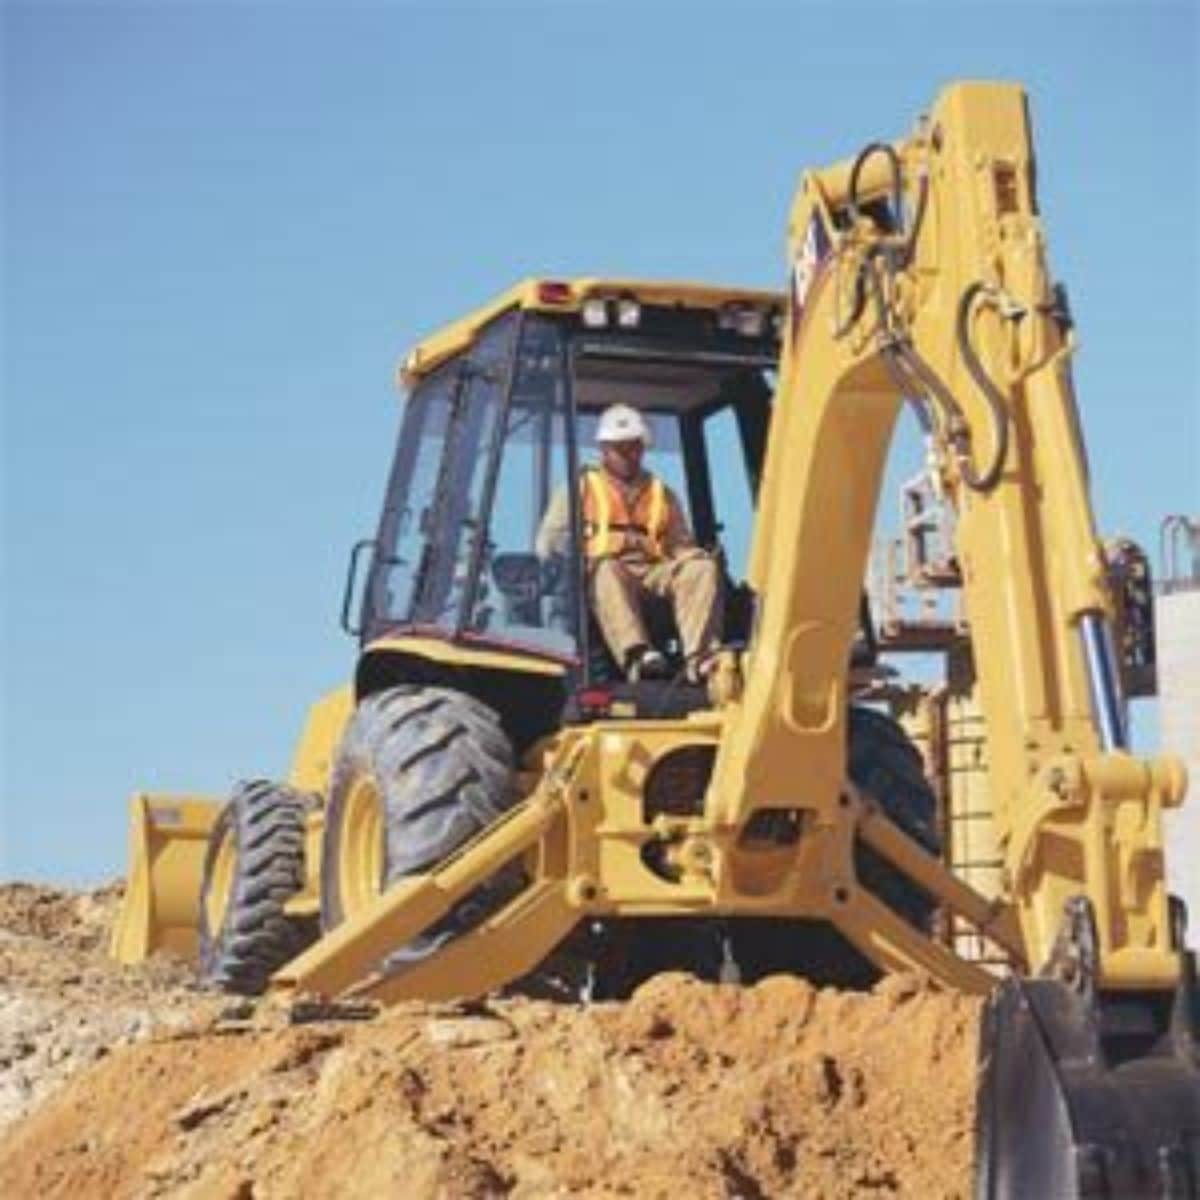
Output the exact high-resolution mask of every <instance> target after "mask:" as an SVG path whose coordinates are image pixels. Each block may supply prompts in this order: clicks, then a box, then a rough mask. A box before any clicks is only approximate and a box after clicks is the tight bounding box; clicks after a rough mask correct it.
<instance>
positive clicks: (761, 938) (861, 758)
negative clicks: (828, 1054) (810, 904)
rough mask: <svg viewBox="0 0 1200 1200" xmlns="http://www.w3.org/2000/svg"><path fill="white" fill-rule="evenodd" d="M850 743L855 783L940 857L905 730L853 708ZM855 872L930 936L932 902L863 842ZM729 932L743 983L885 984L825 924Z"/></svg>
mask: <svg viewBox="0 0 1200 1200" xmlns="http://www.w3.org/2000/svg"><path fill="white" fill-rule="evenodd" d="M846 742H847V763H846V773H847V774H848V775H849V776H850V778H851V780H853V782H854V783H855V784H856V785H857V786H858V787H860V788H861V789H862V790H863V791H864V792H867V793H868V794H869V795H870V796H871V798H872V799H873V800H875V802H876V803H877V804H878V805H879V806H880V808H881V809H882V810H883V812H884V813H885V814H886V815H887V817H888V819H889V820H891V821H892V822H893V823H894V824H895V825H897V826H898V827H899V828H900V829H901V830H903V831H904V833H906V834H907V835H908V836H909V837H910V838H912V839H913V840H914V841H916V842H918V843H919V844H920V845H921V846H923V847H924V848H925V849H926V850H928V851H929V853H930V854H934V855H936V854H938V853H939V852H940V839H939V838H938V835H937V832H936V814H937V803H936V800H935V799H934V795H933V791H932V789H931V788H930V786H929V782H928V781H927V780H926V778H925V771H924V767H923V764H922V761H921V755H920V752H919V751H918V750H917V748H916V747H915V746H914V745H913V744H912V742H911V741H909V739H908V736H907V734H905V732H904V730H903V729H902V728H901V727H900V726H899V725H898V724H897V723H896V722H895V721H894V720H892V718H891V717H889V716H887V715H886V714H884V713H881V712H877V711H875V710H874V709H870V708H851V709H850V710H849V713H848V717H847V736H846ZM854 867H855V872H856V874H857V876H858V882H859V885H860V886H861V887H863V888H865V889H866V890H867V891H869V892H871V894H872V895H874V896H875V897H876V898H877V899H878V900H880V901H882V902H883V903H884V904H886V905H887V906H888V908H890V909H891V910H892V911H893V912H895V913H897V914H898V915H899V916H901V917H902V918H903V919H904V920H906V921H907V922H908V923H909V924H910V925H914V926H916V927H917V928H918V929H920V930H921V931H922V932H927V931H928V929H929V922H930V917H931V916H932V914H933V910H934V907H935V905H934V901H933V899H932V898H931V897H929V896H928V895H926V893H925V892H923V891H922V890H921V889H920V888H918V887H917V886H916V885H915V884H914V883H913V882H912V881H911V880H909V879H908V877H907V876H905V875H904V874H902V873H901V872H900V871H899V870H897V869H896V867H894V866H893V865H892V864H891V863H890V862H889V861H888V860H887V859H885V858H883V857H882V856H881V855H880V854H878V853H876V851H874V850H873V849H871V847H870V846H868V845H866V844H865V843H864V842H863V841H862V839H861V838H860V839H856V841H855V844H854ZM729 928H730V934H731V939H732V946H733V953H734V956H735V958H736V960H737V964H738V967H739V968H740V969H741V973H742V979H743V981H744V982H745V983H754V982H756V981H757V980H759V979H763V978H765V977H766V976H768V975H776V974H791V975H802V976H804V977H805V978H807V979H809V980H811V981H812V982H813V983H815V984H817V985H818V986H821V987H826V986H832V987H843V988H855V989H858V988H868V987H871V986H872V985H873V984H874V983H875V982H876V981H877V980H878V979H879V975H880V971H879V968H878V967H877V966H875V964H874V963H873V962H871V960H870V959H868V958H867V957H866V956H865V955H864V954H863V953H862V952H861V951H860V950H859V949H858V948H857V947H856V946H854V945H853V944H852V943H851V942H850V941H849V940H848V939H847V938H846V937H845V936H844V935H843V934H842V933H841V932H839V931H838V930H837V929H836V928H835V927H834V926H832V925H830V924H828V923H827V922H825V921H813V920H804V921H791V920H785V919H777V918H739V919H737V920H735V921H731V922H730V925H729ZM693 969H694V968H693ZM701 973H703V972H701Z"/></svg>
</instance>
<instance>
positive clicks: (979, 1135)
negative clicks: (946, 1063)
mask: <svg viewBox="0 0 1200 1200" xmlns="http://www.w3.org/2000/svg"><path fill="white" fill-rule="evenodd" d="M1187 966H1188V969H1187V970H1185V980H1184V982H1183V984H1181V986H1180V988H1179V990H1178V991H1177V992H1176V993H1175V994H1174V995H1173V996H1172V995H1171V994H1170V993H1165V994H1163V993H1160V994H1157V995H1155V994H1137V993H1129V994H1122V993H1119V992H1110V993H1101V994H1099V995H1094V996H1089V995H1087V994H1086V993H1083V992H1080V991H1079V990H1077V989H1074V988H1070V987H1068V986H1066V985H1065V984H1063V983H1060V982H1057V981H1053V980H1049V979H1019V978H1015V977H1014V978H1011V979H1008V980H1006V981H1005V982H1004V983H1003V984H1001V985H1000V986H999V987H998V988H997V989H996V991H995V992H994V993H993V994H992V998H991V1000H990V1001H989V1003H988V1007H987V1010H986V1012H985V1015H984V1021H983V1026H982V1029H981V1032H980V1045H979V1066H980V1075H979V1103H978V1107H977V1112H976V1159H977V1162H976V1200H1025V1198H1026V1197H1041V1196H1046V1197H1055V1200H1072V1198H1074V1197H1089V1198H1090V1197H1111V1198H1114V1200H1115V1198H1118V1197H1119V1198H1120V1200H1132V1198H1133V1197H1162V1198H1163V1200H1167V1198H1170V1200H1200V1063H1198V1062H1197V1056H1196V1055H1197V1051H1196V1046H1197V1040H1196V1039H1197V1033H1198V1029H1197V1013H1196V993H1195V984H1194V976H1193V973H1192V970H1191V969H1190V968H1191V964H1190V963H1189V964H1187Z"/></svg>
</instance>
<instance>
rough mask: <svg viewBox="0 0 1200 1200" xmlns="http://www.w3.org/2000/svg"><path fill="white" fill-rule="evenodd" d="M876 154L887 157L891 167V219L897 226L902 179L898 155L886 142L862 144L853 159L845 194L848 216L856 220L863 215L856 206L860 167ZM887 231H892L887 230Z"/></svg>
mask: <svg viewBox="0 0 1200 1200" xmlns="http://www.w3.org/2000/svg"><path fill="white" fill-rule="evenodd" d="M876 154H882V155H884V157H886V158H887V160H888V162H889V164H890V165H891V169H892V219H893V220H894V221H895V223H896V227H897V228H899V227H900V225H901V224H902V223H903V220H904V215H903V213H904V210H903V208H902V205H903V203H904V179H903V176H902V173H901V168H900V155H898V154H897V153H896V151H895V148H894V147H893V146H890V145H888V143H887V142H871V143H869V144H868V145H866V146H864V147H863V148H862V150H860V151H859V154H858V157H857V158H856V159H855V160H854V165H853V166H852V167H851V168H850V185H849V189H848V195H847V199H846V202H847V205H848V206H849V209H850V216H851V218H852V219H853V220H855V221H857V220H858V219H859V217H861V216H862V215H863V213H862V210H861V209H860V208H859V207H858V184H859V178H860V176H861V175H862V169H863V167H864V166H865V165H866V164H867V161H868V160H869V159H870V158H872V157H873V156H874V155H876ZM889 232H893V231H891V230H889Z"/></svg>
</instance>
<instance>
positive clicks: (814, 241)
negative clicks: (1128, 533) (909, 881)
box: [710, 83, 1184, 988]
mask: <svg viewBox="0 0 1200 1200" xmlns="http://www.w3.org/2000/svg"><path fill="white" fill-rule="evenodd" d="M790 261H791V263H792V279H791V283H792V286H791V295H790V304H789V322H788V328H787V331H786V334H785V341H784V347H783V357H782V361H781V367H780V382H779V387H778V391H777V396H776V403H775V407H774V414H773V417H772V427H771V430H770V435H769V438H768V453H767V461H766V468H765V473H764V480H763V486H762V492H761V498H760V512H759V519H758V522H757V525H756V527H755V531H754V543H753V547H752V551H751V583H752V585H753V587H754V588H755V590H756V591H757V593H758V595H759V596H760V598H761V606H760V612H759V621H758V626H757V632H756V636H755V638H754V641H753V643H752V645H751V648H750V652H749V660H748V665H747V669H746V671H745V679H746V683H745V690H744V693H743V695H742V697H741V698H740V700H739V702H738V703H737V704H736V705H734V706H733V707H732V709H731V710H730V712H729V716H728V720H727V725H726V732H725V737H724V738H723V740H722V745H721V750H720V753H719V755H718V758H717V763H716V767H715V772H714V776H713V780H712V785H711V789H710V804H711V806H712V809H713V812H714V820H715V822H716V823H717V824H718V825H719V826H721V827H724V828H738V827H742V826H744V825H745V823H746V821H747V820H748V818H749V814H750V813H751V812H753V811H755V810H758V809H763V808H792V807H794V806H796V804H797V801H798V797H797V792H796V786H795V773H794V772H789V771H788V769H787V764H788V763H789V762H795V761H798V760H802V761H803V762H804V763H805V764H806V771H805V777H806V778H805V793H804V795H803V796H802V797H800V800H801V801H802V803H803V805H804V806H805V807H811V808H814V809H815V810H817V811H818V812H832V811H833V804H834V801H835V798H836V796H837V794H838V791H839V789H840V788H841V787H842V780H843V773H844V766H843V764H844V761H845V759H844V754H845V751H844V745H845V730H844V720H845V712H846V702H847V683H846V679H847V657H848V656H847V651H846V648H847V646H848V645H849V644H850V641H851V639H852V637H853V635H854V621H855V616H856V612H857V596H858V593H859V589H860V588H861V586H862V579H863V576H864V570H865V564H866V561H867V555H868V551H869V543H870V536H871V530H872V526H873V521H874V512H875V507H876V503H877V500H878V495H879V490H880V483H881V478H882V472H883V468H884V465H885V460H886V455H887V450H888V447H889V444H890V442H891V438H892V431H893V426H894V423H895V419H896V416H897V412H898V408H899V405H900V404H901V403H902V399H901V397H902V395H903V396H907V397H908V398H910V399H911V401H912V402H913V403H914V404H915V405H916V406H917V407H918V409H919V411H920V414H921V419H922V425H923V426H924V427H925V428H926V429H927V432H928V438H929V443H930V448H931V452H932V455H933V459H934V461H935V463H936V470H937V474H938V479H939V482H940V485H941V486H942V488H943V489H944V491H945V492H946V494H947V495H948V496H949V497H950V499H951V500H952V502H953V503H954V505H955V507H956V510H957V514H958V522H957V530H958V533H957V553H958V558H959V562H960V565H961V570H962V576H963V590H964V602H965V606H966V610H967V614H968V617H969V620H970V626H971V635H972V645H973V650H974V659H975V665H976V670H977V673H978V680H979V688H980V693H981V697H982V704H983V709H984V711H985V713H986V714H987V726H988V761H989V764H990V767H989V790H990V792H991V795H992V802H993V811H994V814H995V821H996V823H997V833H998V837H999V841H1000V843H1001V845H1002V846H1003V848H1004V861H1005V869H1006V875H1007V878H1008V880H1009V881H1010V891H1011V895H1012V899H1013V900H1014V902H1015V903H1016V905H1017V908H1018V911H1019V916H1020V924H1021V930H1022V935H1023V940H1024V943H1025V949H1026V957H1027V960H1028V962H1029V964H1030V965H1031V966H1032V967H1033V968H1034V969H1037V968H1040V967H1042V966H1043V965H1045V964H1046V963H1047V961H1048V960H1049V959H1050V957H1051V954H1052V950H1053V948H1054V945H1055V941H1056V938H1057V937H1058V935H1059V932H1060V930H1061V928H1062V923H1063V911H1064V904H1065V903H1066V901H1067V900H1068V899H1069V898H1070V897H1072V896H1077V895H1084V896H1086V897H1087V898H1088V899H1089V901H1090V902H1091V904H1092V906H1093V907H1094V909H1095V914H1096V925H1097V929H1098V934H1099V942H1100V963H1099V971H1100V981H1101V983H1102V984H1103V986H1106V987H1113V988H1138V987H1171V986H1173V985H1174V983H1175V982H1176V980H1177V978H1178V972H1179V955H1178V953H1177V951H1176V948H1175V947H1173V945H1172V942H1171V929H1170V921H1169V917H1168V903H1167V894H1166V890H1165V886H1164V870H1163V855H1162V833H1161V820H1160V816H1161V811H1162V809H1163V808H1164V807H1166V806H1168V805H1172V804H1176V803H1178V802H1179V801H1180V800H1181V798H1182V794H1183V781H1184V775H1183V770H1182V767H1181V766H1180V765H1179V764H1178V763H1177V762H1175V761H1174V760H1170V759H1159V760H1153V761H1145V760H1141V759H1137V758H1134V757H1132V756H1131V755H1129V754H1128V753H1127V743H1126V738H1125V733H1124V706H1123V701H1122V698H1121V696H1120V695H1119V692H1118V687H1119V683H1118V674H1117V671H1116V667H1115V663H1114V661H1113V657H1112V649H1111V636H1110V620H1111V615H1112V607H1111V600H1110V596H1109V593H1108V589H1107V583H1106V576H1105V567H1104V556H1103V550H1102V547H1101V545H1100V542H1099V539H1098V538H1097V535H1096V530H1095V524H1094V520H1093V516H1092V510H1091V505H1090V501H1089V496H1088V479H1087V467H1086V462H1085V459H1084V452H1083V447H1082V443H1081V439H1080V431H1079V423H1078V416H1077V413H1076V409H1075V400H1074V396H1073V392H1072V386H1071V371H1070V359H1071V354H1072V350H1073V342H1072V338H1071V333H1070V322H1069V315H1068V314H1067V313H1066V311H1065V302H1064V299H1063V293H1062V292H1061V290H1060V289H1056V288H1055V287H1054V285H1053V283H1052V281H1051V278H1050V276H1049V274H1048V270H1047V265H1046V254H1045V240H1044V235H1043V231H1042V227H1041V222H1040V220H1039V218H1038V214H1037V207H1036V195H1035V172H1034V158H1033V149H1032V144H1031V139H1030V132H1029V126H1028V116H1027V106H1026V100H1025V96H1024V93H1023V92H1022V91H1021V90H1020V89H1019V88H1017V87H1015V86H1011V85H1003V84H988V83H968V84H960V85H956V86H954V87H952V88H950V89H948V90H947V91H946V92H944V93H943V94H942V96H941V97H940V98H939V100H938V103H937V105H936V106H935V108H934V110H933V112H932V114H931V115H930V117H929V119H928V120H927V121H926V122H923V123H922V125H921V127H920V128H919V130H918V132H917V133H916V135H914V136H913V137H912V138H911V139H910V140H908V141H904V142H901V143H898V144H895V145H883V144H875V145H873V146H871V147H868V148H867V150H866V151H864V153H863V154H862V155H860V156H859V157H858V159H856V160H853V161H851V162H846V163H841V164H838V165H836V166H834V167H832V168H829V169H827V170H824V171H813V172H810V173H808V174H806V175H805V176H804V179H803V182H802V184H801V187H800V190H799V193H798V195H797V197H796V201H795V205H794V208H793V211H792V215H791V223H790Z"/></svg>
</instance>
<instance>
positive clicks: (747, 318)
mask: <svg viewBox="0 0 1200 1200" xmlns="http://www.w3.org/2000/svg"><path fill="white" fill-rule="evenodd" d="M717 328H718V329H727V330H730V331H731V332H733V333H737V334H740V335H741V336H742V337H762V335H763V334H764V333H766V331H767V313H766V310H765V309H762V308H758V307H756V306H755V305H753V304H722V305H721V307H720V309H718V310H717Z"/></svg>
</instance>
